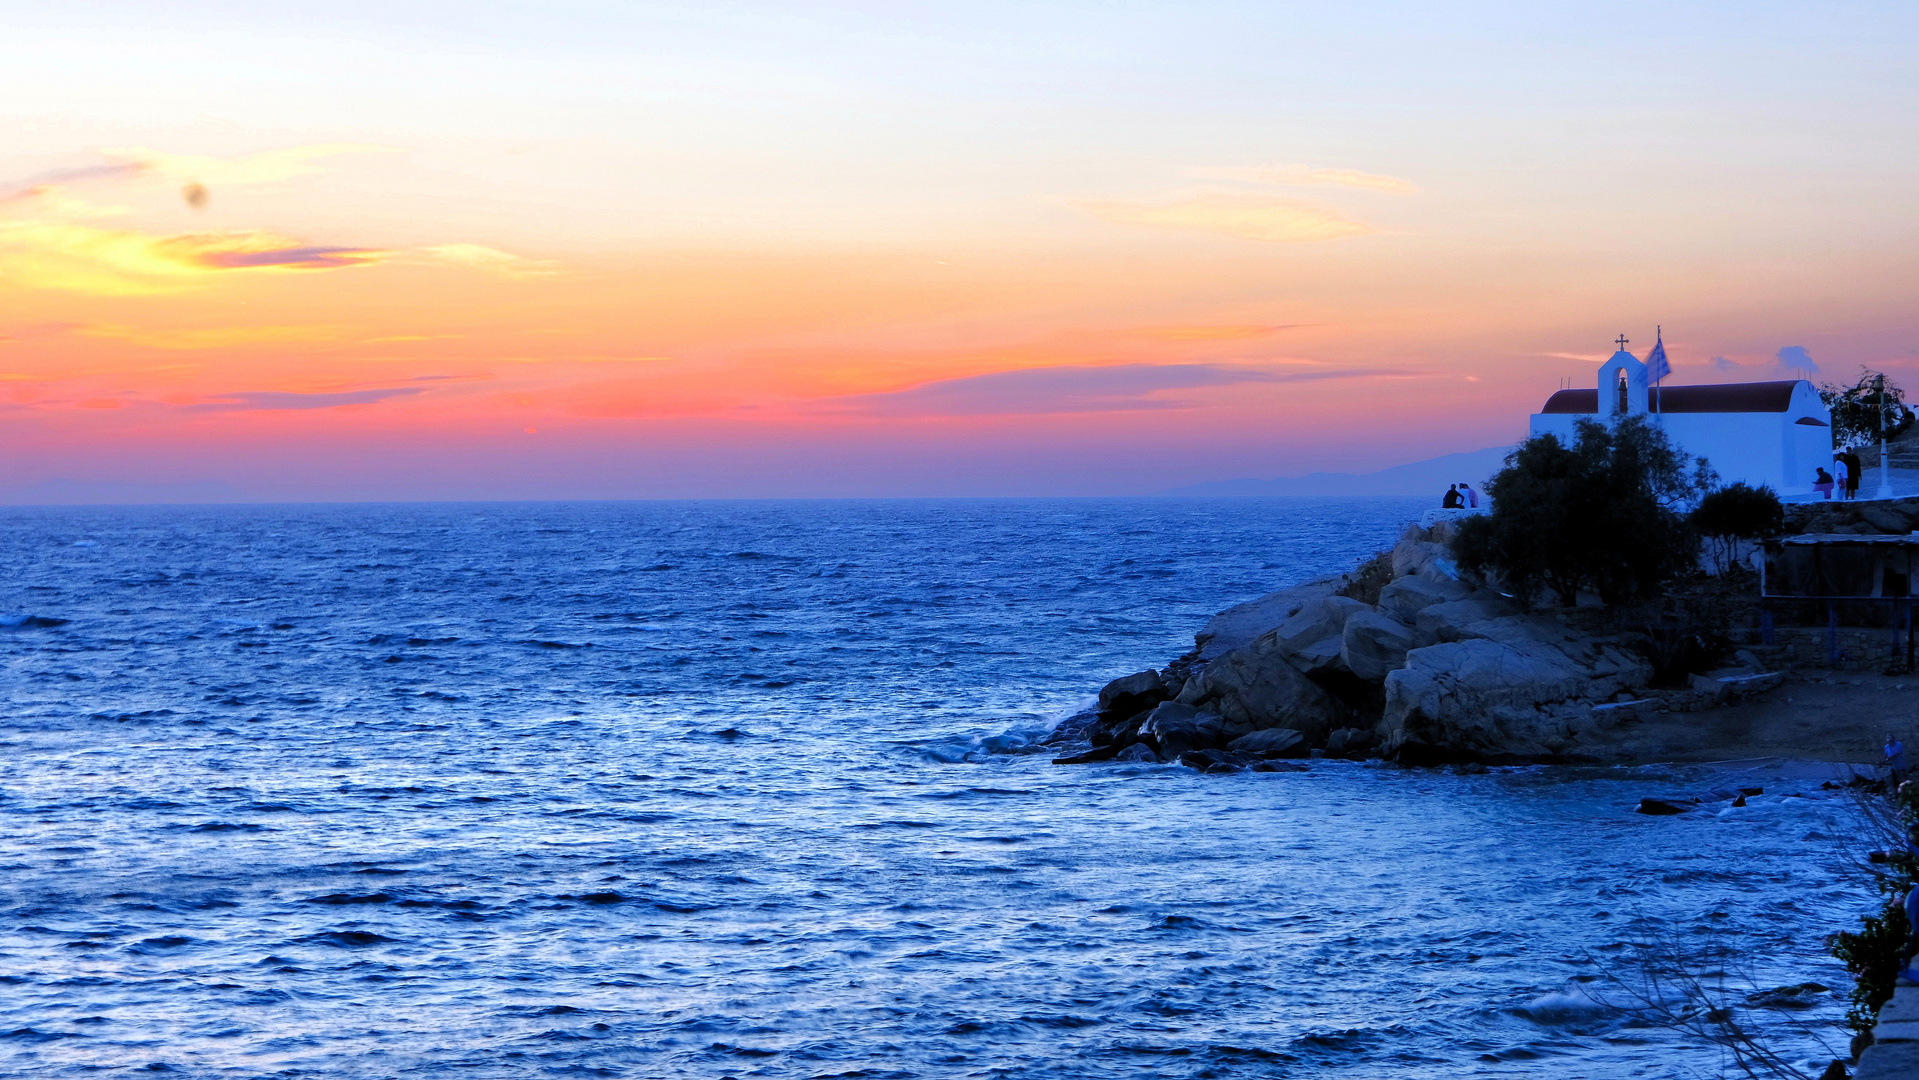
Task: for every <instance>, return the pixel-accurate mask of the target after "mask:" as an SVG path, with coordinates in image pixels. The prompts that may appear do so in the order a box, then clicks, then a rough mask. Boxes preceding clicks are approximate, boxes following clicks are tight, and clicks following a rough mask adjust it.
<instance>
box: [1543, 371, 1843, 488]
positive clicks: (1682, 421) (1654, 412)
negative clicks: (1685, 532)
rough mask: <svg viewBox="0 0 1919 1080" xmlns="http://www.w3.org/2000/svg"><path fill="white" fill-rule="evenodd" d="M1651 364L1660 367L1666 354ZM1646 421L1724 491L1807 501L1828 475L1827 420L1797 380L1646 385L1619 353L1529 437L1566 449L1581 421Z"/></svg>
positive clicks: (1558, 403)
mask: <svg viewBox="0 0 1919 1080" xmlns="http://www.w3.org/2000/svg"><path fill="white" fill-rule="evenodd" d="M1656 348H1657V349H1658V357H1657V359H1658V360H1660V361H1663V360H1664V356H1665V350H1664V348H1663V347H1656ZM1640 415H1645V416H1647V417H1649V418H1651V419H1652V420H1653V422H1655V423H1657V424H1659V425H1660V426H1662V427H1663V428H1665V430H1666V435H1667V437H1668V438H1670V439H1671V440H1672V442H1673V445H1674V446H1675V447H1676V448H1678V449H1680V450H1681V451H1683V452H1684V453H1686V454H1687V455H1696V456H1699V457H1703V458H1705V459H1706V460H1707V461H1708V462H1709V463H1710V464H1711V465H1712V467H1713V468H1714V469H1715V470H1717V471H1718V473H1719V479H1720V480H1721V481H1722V482H1724V483H1728V484H1730V483H1732V482H1733V481H1735V480H1743V481H1745V482H1746V483H1748V484H1752V485H1754V486H1755V487H1756V486H1758V485H1760V484H1770V485H1772V489H1773V490H1774V491H1777V492H1778V493H1779V494H1781V495H1808V494H1811V493H1812V485H1813V482H1814V480H1815V479H1817V477H1816V475H1815V473H1814V470H1815V469H1818V468H1821V467H1824V468H1826V469H1827V470H1828V471H1830V470H1831V468H1832V450H1833V447H1832V413H1831V411H1830V410H1828V409H1827V408H1826V404H1825V402H1823V401H1821V400H1820V399H1819V392H1818V391H1817V390H1815V389H1814V388H1813V385H1812V384H1811V383H1809V382H1807V381H1806V380H1804V379H1787V380H1782V381H1779V382H1752V383H1721V384H1718V385H1708V386H1660V387H1655V386H1653V385H1652V380H1651V379H1650V378H1649V377H1648V371H1647V367H1646V365H1645V364H1644V363H1642V362H1641V361H1640V360H1639V358H1638V357H1636V356H1634V355H1633V354H1631V353H1629V352H1627V351H1626V349H1625V341H1624V339H1623V338H1622V339H1621V341H1620V348H1619V351H1618V352H1616V353H1613V354H1612V359H1610V360H1607V361H1606V362H1605V363H1604V364H1601V365H1600V366H1599V385H1598V387H1597V388H1596V389H1592V390H1561V391H1559V392H1558V393H1556V394H1554V395H1553V396H1552V397H1550V398H1548V399H1546V407H1545V408H1544V409H1541V410H1540V411H1539V412H1536V413H1534V414H1533V418H1532V433H1533V434H1534V435H1544V434H1547V433H1551V434H1553V435H1556V436H1558V437H1559V440H1560V441H1561V442H1563V443H1565V444H1567V445H1571V444H1572V441H1573V438H1574V432H1573V425H1574V423H1575V422H1576V421H1578V420H1579V419H1580V418H1582V417H1583V418H1585V419H1589V420H1598V421H1600V422H1602V423H1612V422H1614V421H1617V420H1618V419H1620V418H1622V417H1626V416H1640Z"/></svg>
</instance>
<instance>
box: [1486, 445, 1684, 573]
mask: <svg viewBox="0 0 1919 1080" xmlns="http://www.w3.org/2000/svg"><path fill="white" fill-rule="evenodd" d="M1714 479H1715V477H1714V476H1713V473H1712V470H1711V468H1710V467H1709V466H1708V465H1707V464H1706V459H1705V458H1694V459H1691V460H1690V461H1689V460H1688V459H1687V458H1685V457H1684V456H1683V455H1681V454H1680V453H1679V452H1678V451H1677V450H1675V449H1673V446H1672V443H1671V442H1670V441H1669V440H1668V439H1667V438H1666V433H1665V432H1664V431H1662V430H1661V429H1659V428H1658V427H1655V426H1654V425H1653V424H1651V423H1650V422H1648V421H1647V419H1646V418H1645V417H1642V416H1633V417H1628V418H1626V419H1624V420H1621V421H1619V422H1618V423H1617V424H1615V425H1613V426H1611V427H1608V426H1606V425H1604V424H1600V423H1597V422H1596V421H1593V420H1586V419H1581V420H1580V421H1579V422H1578V425H1577V435H1576V437H1575V439H1574V441H1573V445H1572V446H1570V447H1569V446H1566V445H1564V444H1562V443H1561V442H1560V441H1559V439H1558V437H1556V436H1553V435H1539V436H1535V437H1533V438H1530V439H1527V440H1526V441H1525V442H1523V443H1520V444H1519V446H1518V447H1517V448H1515V449H1514V450H1513V452H1512V453H1511V454H1510V455H1508V456H1507V458H1506V466H1505V468H1503V469H1501V470H1500V471H1499V472H1498V473H1497V474H1495V475H1494V476H1493V478H1492V480H1491V481H1490V482H1488V484H1487V485H1486V487H1487V491H1488V492H1489V493H1490V494H1491V495H1492V499H1493V507H1492V512H1491V513H1489V514H1482V515H1478V516H1475V517H1468V518H1464V519H1462V520H1460V521H1459V522H1457V523H1456V524H1455V526H1454V532H1453V539H1452V541H1451V543H1450V548H1451V551H1452V554H1453V558H1454V559H1455V560H1457V561H1458V563H1459V565H1460V568H1461V569H1463V570H1466V571H1468V572H1471V573H1474V574H1477V575H1479V576H1481V577H1485V576H1488V575H1496V576H1497V577H1498V579H1499V580H1500V582H1502V583H1503V584H1504V586H1505V587H1506V588H1507V589H1508V590H1510V591H1511V592H1512V594H1513V595H1515V596H1518V597H1520V598H1521V599H1524V600H1526V601H1529V602H1530V601H1531V600H1532V599H1533V597H1535V596H1536V595H1537V594H1538V593H1539V591H1540V590H1541V589H1550V590H1551V591H1552V592H1553V593H1554V595H1556V596H1557V597H1558V598H1559V602H1560V603H1562V604H1565V605H1567V606H1571V605H1573V604H1575V603H1577V602H1578V600H1579V593H1580V592H1581V590H1584V589H1588V588H1590V589H1593V590H1595V591H1597V592H1598V593H1599V596H1600V599H1602V600H1604V601H1605V602H1606V603H1608V604H1612V603H1619V602H1622V601H1626V600H1632V599H1636V598H1638V597H1640V596H1644V595H1646V594H1648V593H1651V592H1653V591H1656V590H1657V589H1658V588H1659V587H1660V586H1661V585H1663V584H1664V583H1665V582H1667V581H1669V580H1671V579H1672V578H1673V577H1675V576H1677V575H1679V574H1681V573H1684V572H1686V571H1687V570H1690V569H1691V568H1692V567H1693V565H1694V564H1695V562H1696V553H1697V551H1698V543H1697V540H1696V538H1695V536H1694V534H1693V533H1692V530H1691V527H1690V526H1689V525H1688V524H1687V521H1686V518H1685V517H1684V516H1683V515H1682V513H1681V511H1683V510H1685V509H1687V508H1689V507H1690V506H1691V505H1692V503H1694V502H1695V501H1696V500H1697V499H1698V498H1699V496H1700V495H1701V493H1703V492H1704V491H1706V490H1708V489H1709V488H1711V487H1712V485H1713V481H1714Z"/></svg>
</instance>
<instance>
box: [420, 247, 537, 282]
mask: <svg viewBox="0 0 1919 1080" xmlns="http://www.w3.org/2000/svg"><path fill="white" fill-rule="evenodd" d="M421 250H422V251H424V252H425V253H426V254H427V255H429V256H431V257H432V258H433V259H435V260H437V261H439V262H444V263H451V264H453V265H454V266H464V267H468V268H470V269H473V270H482V271H485V272H486V273H489V274H499V275H500V276H502V277H510V278H533V277H550V276H552V275H554V274H557V273H559V272H560V264H559V263H557V262H554V261H552V260H551V259H528V258H524V257H522V256H519V255H514V254H512V253H511V252H506V251H501V250H500V249H499V248H491V247H487V246H485V245H484V244H435V245H434V246H432V247H429V248H422V249H421Z"/></svg>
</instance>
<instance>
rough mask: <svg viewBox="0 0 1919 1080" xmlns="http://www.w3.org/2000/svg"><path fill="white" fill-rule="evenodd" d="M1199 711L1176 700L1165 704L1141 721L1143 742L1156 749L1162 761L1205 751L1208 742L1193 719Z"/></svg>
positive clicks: (1140, 733) (1140, 731)
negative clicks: (1197, 751) (1192, 752)
mask: <svg viewBox="0 0 1919 1080" xmlns="http://www.w3.org/2000/svg"><path fill="white" fill-rule="evenodd" d="M1198 715H1199V710H1198V709H1195V708H1193V707H1192V706H1191V705H1181V704H1180V703H1179V702H1177V701H1164V702H1161V703H1160V704H1159V706H1158V707H1156V708H1155V709H1154V710H1153V711H1152V712H1151V713H1149V714H1147V717H1146V719H1145V720H1142V721H1140V725H1139V735H1140V738H1141V739H1142V740H1145V741H1147V742H1150V743H1152V744H1153V745H1154V746H1157V747H1158V748H1159V755H1160V756H1161V757H1163V758H1176V757H1178V756H1179V755H1181V754H1183V753H1185V752H1186V751H1188V750H1204V749H1205V748H1206V746H1207V739H1206V735H1205V733H1204V732H1202V731H1200V729H1199V725H1198V724H1196V723H1194V722H1193V721H1194V718H1195V717H1197V716H1198Z"/></svg>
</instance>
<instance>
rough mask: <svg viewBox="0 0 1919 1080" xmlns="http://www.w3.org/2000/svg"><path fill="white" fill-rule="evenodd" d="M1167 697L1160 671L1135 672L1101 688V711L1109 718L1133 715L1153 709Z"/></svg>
mask: <svg viewBox="0 0 1919 1080" xmlns="http://www.w3.org/2000/svg"><path fill="white" fill-rule="evenodd" d="M1166 697H1167V694H1166V682H1165V680H1164V679H1161V678H1160V677H1159V672H1157V671H1151V670H1148V671H1140V672H1135V673H1134V674H1132V675H1128V676H1126V677H1125V678H1123V679H1114V680H1113V681H1112V682H1109V683H1107V684H1106V685H1105V687H1103V688H1102V689H1101V690H1100V692H1099V711H1100V714H1101V715H1102V716H1105V717H1107V718H1116V717H1122V716H1131V715H1133V714H1134V713H1137V712H1140V711H1141V710H1144V709H1151V708H1152V707H1153V706H1155V705H1157V704H1159V703H1160V702H1162V701H1165V700H1166Z"/></svg>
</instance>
